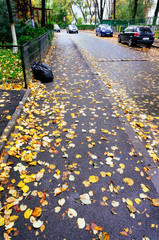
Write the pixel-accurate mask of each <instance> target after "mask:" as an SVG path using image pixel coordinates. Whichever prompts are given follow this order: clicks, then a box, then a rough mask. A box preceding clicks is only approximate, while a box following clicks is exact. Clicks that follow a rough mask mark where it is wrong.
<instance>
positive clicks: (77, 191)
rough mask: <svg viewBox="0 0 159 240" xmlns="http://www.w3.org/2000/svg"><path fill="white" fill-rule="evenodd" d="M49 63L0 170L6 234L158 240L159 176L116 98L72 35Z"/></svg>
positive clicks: (59, 37)
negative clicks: (48, 75)
mask: <svg viewBox="0 0 159 240" xmlns="http://www.w3.org/2000/svg"><path fill="white" fill-rule="evenodd" d="M48 65H49V66H50V67H51V68H52V70H53V73H54V81H53V82H51V83H47V84H45V86H44V85H40V86H39V87H38V88H36V89H33V91H32V95H31V97H30V99H29V101H28V102H27V104H26V105H25V107H24V109H23V110H24V112H25V114H27V116H26V118H24V115H22V116H21V117H20V118H19V120H18V125H17V127H16V131H15V132H14V134H13V135H12V139H11V141H9V142H8V144H7V148H6V150H8V154H9V157H8V161H7V164H6V165H5V164H1V169H2V173H3V175H2V174H1V175H0V179H1V187H2V188H0V190H1V216H0V226H1V227H0V236H3V239H7V237H8V236H11V239H18V240H21V239H29V240H31V239H38V240H42V239H47V240H54V239H56V240H57V239H60V240H64V239H66V240H80V239H81V240H88V239H104V240H105V239H110V240H124V239H129V240H159V228H158V227H159V208H158V193H157V191H158V190H157V189H158V185H157V184H158V182H157V183H156V184H155V185H154V184H153V182H152V181H151V178H155V174H156V173H157V170H156V169H155V170H154V169H151V164H152V161H151V159H150V158H149V157H148V155H147V154H146V152H145V151H144V146H142V144H141V143H140V142H139V141H138V140H137V139H136V137H137V136H136V135H135V133H133V130H132V129H131V127H130V126H129V124H128V122H127V121H126V119H125V118H124V116H123V115H122V113H121V112H120V110H119V109H118V106H117V104H116V103H115V101H113V99H112V96H111V95H110V92H109V91H108V90H107V89H106V87H105V86H104V85H103V84H102V81H101V79H100V78H99V76H97V75H96V73H95V72H94V71H93V69H92V68H91V66H90V65H89V63H88V62H87V61H86V58H85V57H84V56H83V53H82V52H81V51H80V50H79V49H78V47H77V46H76V45H75V44H74V43H73V42H72V40H71V39H70V38H69V35H66V34H63V33H60V34H56V38H55V43H54V46H53V47H52V49H51V51H50V53H49V59H48ZM132 139H136V140H134V141H136V142H135V143H134V142H133V141H132ZM137 145H140V151H139V150H138V149H137ZM1 159H2V158H1ZM153 167H154V166H153ZM152 170H154V171H152ZM150 171H151V174H150V175H149V174H148V173H149V172H150ZM154 199H155V200H154ZM8 239H9V238H8Z"/></svg>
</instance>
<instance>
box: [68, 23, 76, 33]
mask: <svg viewBox="0 0 159 240" xmlns="http://www.w3.org/2000/svg"><path fill="white" fill-rule="evenodd" d="M67 33H78V28H77V27H76V26H75V25H68V27H67Z"/></svg>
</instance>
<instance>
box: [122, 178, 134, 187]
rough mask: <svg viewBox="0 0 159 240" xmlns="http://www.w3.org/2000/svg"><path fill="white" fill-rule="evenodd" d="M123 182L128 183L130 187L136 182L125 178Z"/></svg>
mask: <svg viewBox="0 0 159 240" xmlns="http://www.w3.org/2000/svg"><path fill="white" fill-rule="evenodd" d="M123 181H124V182H125V183H127V184H128V185H129V186H132V185H133V184H134V180H133V179H131V178H124V179H123Z"/></svg>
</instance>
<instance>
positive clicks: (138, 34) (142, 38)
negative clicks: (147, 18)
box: [118, 26, 155, 47]
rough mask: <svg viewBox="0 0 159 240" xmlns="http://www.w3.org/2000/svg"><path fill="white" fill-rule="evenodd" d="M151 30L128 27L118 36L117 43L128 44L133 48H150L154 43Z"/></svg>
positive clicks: (141, 27) (143, 27) (140, 27)
mask: <svg viewBox="0 0 159 240" xmlns="http://www.w3.org/2000/svg"><path fill="white" fill-rule="evenodd" d="M154 36H155V34H154V33H153V31H152V29H151V28H150V27H148V26H128V27H127V28H126V29H125V30H124V31H122V32H120V33H119V35H118V42H119V43H122V42H124V43H128V46H129V47H131V46H135V45H136V44H144V45H146V46H147V47H151V45H152V44H153V42H154Z"/></svg>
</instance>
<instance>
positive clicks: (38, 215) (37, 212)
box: [32, 207, 42, 218]
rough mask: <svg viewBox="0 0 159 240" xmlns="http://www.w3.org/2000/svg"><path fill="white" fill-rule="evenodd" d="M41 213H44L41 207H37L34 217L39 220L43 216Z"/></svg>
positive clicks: (33, 213)
mask: <svg viewBox="0 0 159 240" xmlns="http://www.w3.org/2000/svg"><path fill="white" fill-rule="evenodd" d="M41 213H42V209H41V207H35V208H34V209H33V211H32V216H34V217H36V218H37V217H40V216H41Z"/></svg>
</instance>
